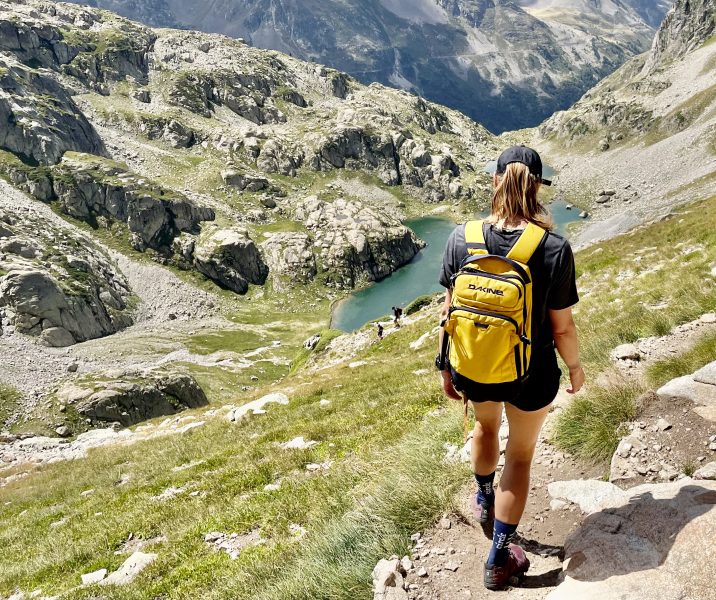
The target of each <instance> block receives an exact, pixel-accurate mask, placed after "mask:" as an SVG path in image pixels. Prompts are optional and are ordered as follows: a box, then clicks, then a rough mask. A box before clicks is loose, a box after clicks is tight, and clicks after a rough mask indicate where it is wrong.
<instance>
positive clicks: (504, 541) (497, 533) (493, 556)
mask: <svg viewBox="0 0 716 600" xmlns="http://www.w3.org/2000/svg"><path fill="white" fill-rule="evenodd" d="M515 531H517V525H508V524H507V523H503V522H502V521H498V520H497V519H495V529H494V533H493V534H492V548H490V555H489V556H488V557H487V564H488V565H490V566H492V565H496V566H498V567H502V566H504V565H505V564H506V563H507V558H508V557H509V549H508V544H509V543H510V539H511V538H512V536H513V535H514V533H515Z"/></svg>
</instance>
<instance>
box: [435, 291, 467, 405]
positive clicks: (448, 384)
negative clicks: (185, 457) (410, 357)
mask: <svg viewBox="0 0 716 600" xmlns="http://www.w3.org/2000/svg"><path fill="white" fill-rule="evenodd" d="M451 302H452V291H451V290H448V291H447V293H446V294H445V302H444V303H443V307H442V310H441V311H440V322H441V323H442V322H443V321H444V320H445V319H447V316H448V310H450V304H451ZM444 335H445V329H444V328H443V327H441V328H440V331H439V332H438V354H440V352H441V351H442V347H443V336H444ZM440 376H441V378H442V384H443V392H444V394H445V395H446V396H447V397H448V398H452V399H453V400H462V396H460V394H458V392H457V390H456V389H455V388H454V387H453V385H452V377H451V376H450V371H447V370H445V371H440Z"/></svg>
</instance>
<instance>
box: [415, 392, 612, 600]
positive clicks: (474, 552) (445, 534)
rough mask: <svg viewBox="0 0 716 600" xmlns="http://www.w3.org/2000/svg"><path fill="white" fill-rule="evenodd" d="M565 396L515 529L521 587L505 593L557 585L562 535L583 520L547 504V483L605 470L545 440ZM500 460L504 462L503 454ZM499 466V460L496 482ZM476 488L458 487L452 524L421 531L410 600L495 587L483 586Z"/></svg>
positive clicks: (478, 594)
mask: <svg viewBox="0 0 716 600" xmlns="http://www.w3.org/2000/svg"><path fill="white" fill-rule="evenodd" d="M567 401H568V399H567V398H566V393H564V392H562V393H561V394H560V396H559V397H558V399H557V400H556V401H555V404H554V409H553V411H552V412H551V413H550V416H549V417H548V424H547V426H546V427H545V429H544V431H543V434H542V435H541V436H540V440H539V442H538V444H537V451H536V453H535V463H534V466H533V468H532V485H531V492H530V497H529V499H528V502H527V508H526V510H525V515H524V518H523V519H522V523H521V525H520V528H519V529H518V534H519V536H520V537H519V539H518V543H520V545H521V546H522V547H523V548H524V549H525V551H526V552H527V556H528V558H529V559H530V563H531V567H530V570H529V574H528V576H527V577H526V578H525V579H524V581H523V583H522V585H521V586H520V587H519V588H511V589H509V590H508V591H507V592H505V594H506V595H507V596H508V597H515V598H524V599H527V600H538V599H541V598H545V597H546V596H547V594H548V593H549V592H550V591H551V590H552V589H554V587H556V585H557V584H558V576H559V574H560V573H561V572H562V558H561V552H562V547H563V545H564V540H565V539H566V537H567V535H568V533H569V532H570V531H571V530H572V529H573V528H574V527H576V526H577V524H578V523H579V521H580V519H581V513H580V512H579V510H578V508H577V507H575V506H574V505H566V504H564V503H554V504H553V507H550V502H551V498H550V496H549V494H548V493H547V484H548V483H550V482H551V481H555V480H557V479H580V478H582V479H589V478H598V477H601V476H602V475H603V474H604V468H603V467H594V466H587V465H584V464H582V463H581V462H580V461H578V460H576V459H575V458H573V457H572V456H570V455H568V454H566V453H563V452H560V451H558V450H557V449H555V448H554V446H552V445H551V444H549V443H548V442H547V441H546V438H547V437H548V436H549V422H550V421H552V420H553V419H554V417H555V416H556V415H557V414H558V413H559V412H560V411H561V410H562V407H563V406H564V404H565V403H566V402H567ZM503 437H504V435H503ZM503 446H504V441H503ZM500 462H501V463H502V462H503V461H502V459H501V460H500ZM501 470H502V466H501V465H500V466H498V469H497V478H496V482H498V481H499V477H500V473H501ZM465 479H466V481H469V479H470V467H469V464H466V465H465ZM474 493H475V485H474V483H472V482H471V483H470V484H469V485H468V486H466V487H465V488H464V489H463V490H462V491H461V492H460V497H459V511H458V512H457V513H455V514H451V515H448V516H447V519H449V521H450V528H449V529H445V526H446V525H447V521H446V520H444V519H443V520H442V521H441V522H440V523H439V524H438V525H437V526H435V527H434V528H432V529H430V530H429V531H427V532H425V533H424V534H422V535H421V537H420V539H419V540H418V541H417V543H416V544H415V546H414V550H413V563H414V568H413V570H412V571H411V572H410V573H409V574H408V576H407V578H406V580H407V583H408V584H409V586H412V587H411V588H410V589H409V590H408V595H409V597H410V598H411V599H415V600H438V599H441V600H457V599H461V598H494V592H490V591H488V590H486V589H485V588H484V586H483V584H482V575H483V563H484V561H485V558H486V556H487V553H488V551H489V549H490V543H491V542H490V540H488V539H487V538H486V537H485V536H484V534H483V532H482V529H480V527H479V526H477V525H476V524H475V523H474V520H473V517H472V514H471V510H470V499H471V496H472V495H473V494H474ZM421 567H424V568H425V570H426V571H427V575H426V576H425V575H423V576H421V574H422V569H421ZM456 567H457V568H456ZM453 569H455V570H453Z"/></svg>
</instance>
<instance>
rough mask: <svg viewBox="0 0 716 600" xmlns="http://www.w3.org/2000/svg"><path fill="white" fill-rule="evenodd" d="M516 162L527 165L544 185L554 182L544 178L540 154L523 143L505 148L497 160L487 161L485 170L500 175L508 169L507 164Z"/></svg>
mask: <svg viewBox="0 0 716 600" xmlns="http://www.w3.org/2000/svg"><path fill="white" fill-rule="evenodd" d="M515 162H518V163H522V164H523V165H527V168H528V169H529V170H530V173H531V174H532V175H534V176H535V177H536V178H537V179H538V180H539V181H540V183H542V184H544V185H552V182H551V181H550V180H549V179H543V178H542V159H541V158H540V157H539V154H537V152H535V151H534V150H532V148H528V147H527V146H525V145H522V144H521V145H519V146H511V147H510V148H508V149H507V150H505V151H504V152H503V153H502V154H500V157H499V158H498V159H497V161H490V162H489V163H487V166H486V167H485V170H486V171H487V172H488V173H497V174H498V175H501V174H502V173H504V172H505V170H506V169H507V165H509V164H510V163H515Z"/></svg>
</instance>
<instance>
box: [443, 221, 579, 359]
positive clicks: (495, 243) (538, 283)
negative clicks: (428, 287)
mask: <svg viewBox="0 0 716 600" xmlns="http://www.w3.org/2000/svg"><path fill="white" fill-rule="evenodd" d="M483 233H484V234H485V244H486V245H487V248H488V251H489V252H490V254H498V255H500V256H506V255H507V253H508V252H509V251H510V249H511V248H512V246H514V245H515V243H516V242H517V240H518V238H519V237H520V235H521V234H522V230H521V229H501V228H499V227H496V226H495V225H491V224H485V225H483ZM468 256H469V254H468V251H467V244H466V243H465V225H458V226H457V227H456V228H455V230H454V231H453V232H452V233H451V234H450V237H449V238H448V241H447V245H446V247H445V255H444V256H443V266H442V271H441V273H440V284H441V285H442V286H443V287H446V288H450V287H451V286H450V278H451V277H452V275H454V274H455V273H457V272H458V271H459V270H460V267H461V266H462V263H463V261H464V260H465V259H466V258H467V257H468ZM527 265H528V266H529V268H530V272H531V273H532V331H533V332H534V333H533V339H534V340H536V342H533V348H538V349H541V348H545V347H550V346H552V343H553V341H554V338H553V336H552V326H551V324H550V322H549V319H548V315H547V310H548V309H552V310H561V309H563V308H569V307H570V306H573V305H575V304H576V303H577V302H579V295H578V294H577V283H576V276H575V272H574V254H573V253H572V247H571V246H570V245H569V242H568V241H567V240H566V239H564V238H563V237H562V236H561V235H557V234H556V233H552V232H551V231H550V232H549V233H548V234H547V235H546V236H545V238H544V239H543V240H542V243H541V244H540V245H539V247H538V248H537V250H536V251H535V253H534V254H533V255H532V258H531V259H530V260H529V262H528V263H527Z"/></svg>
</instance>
